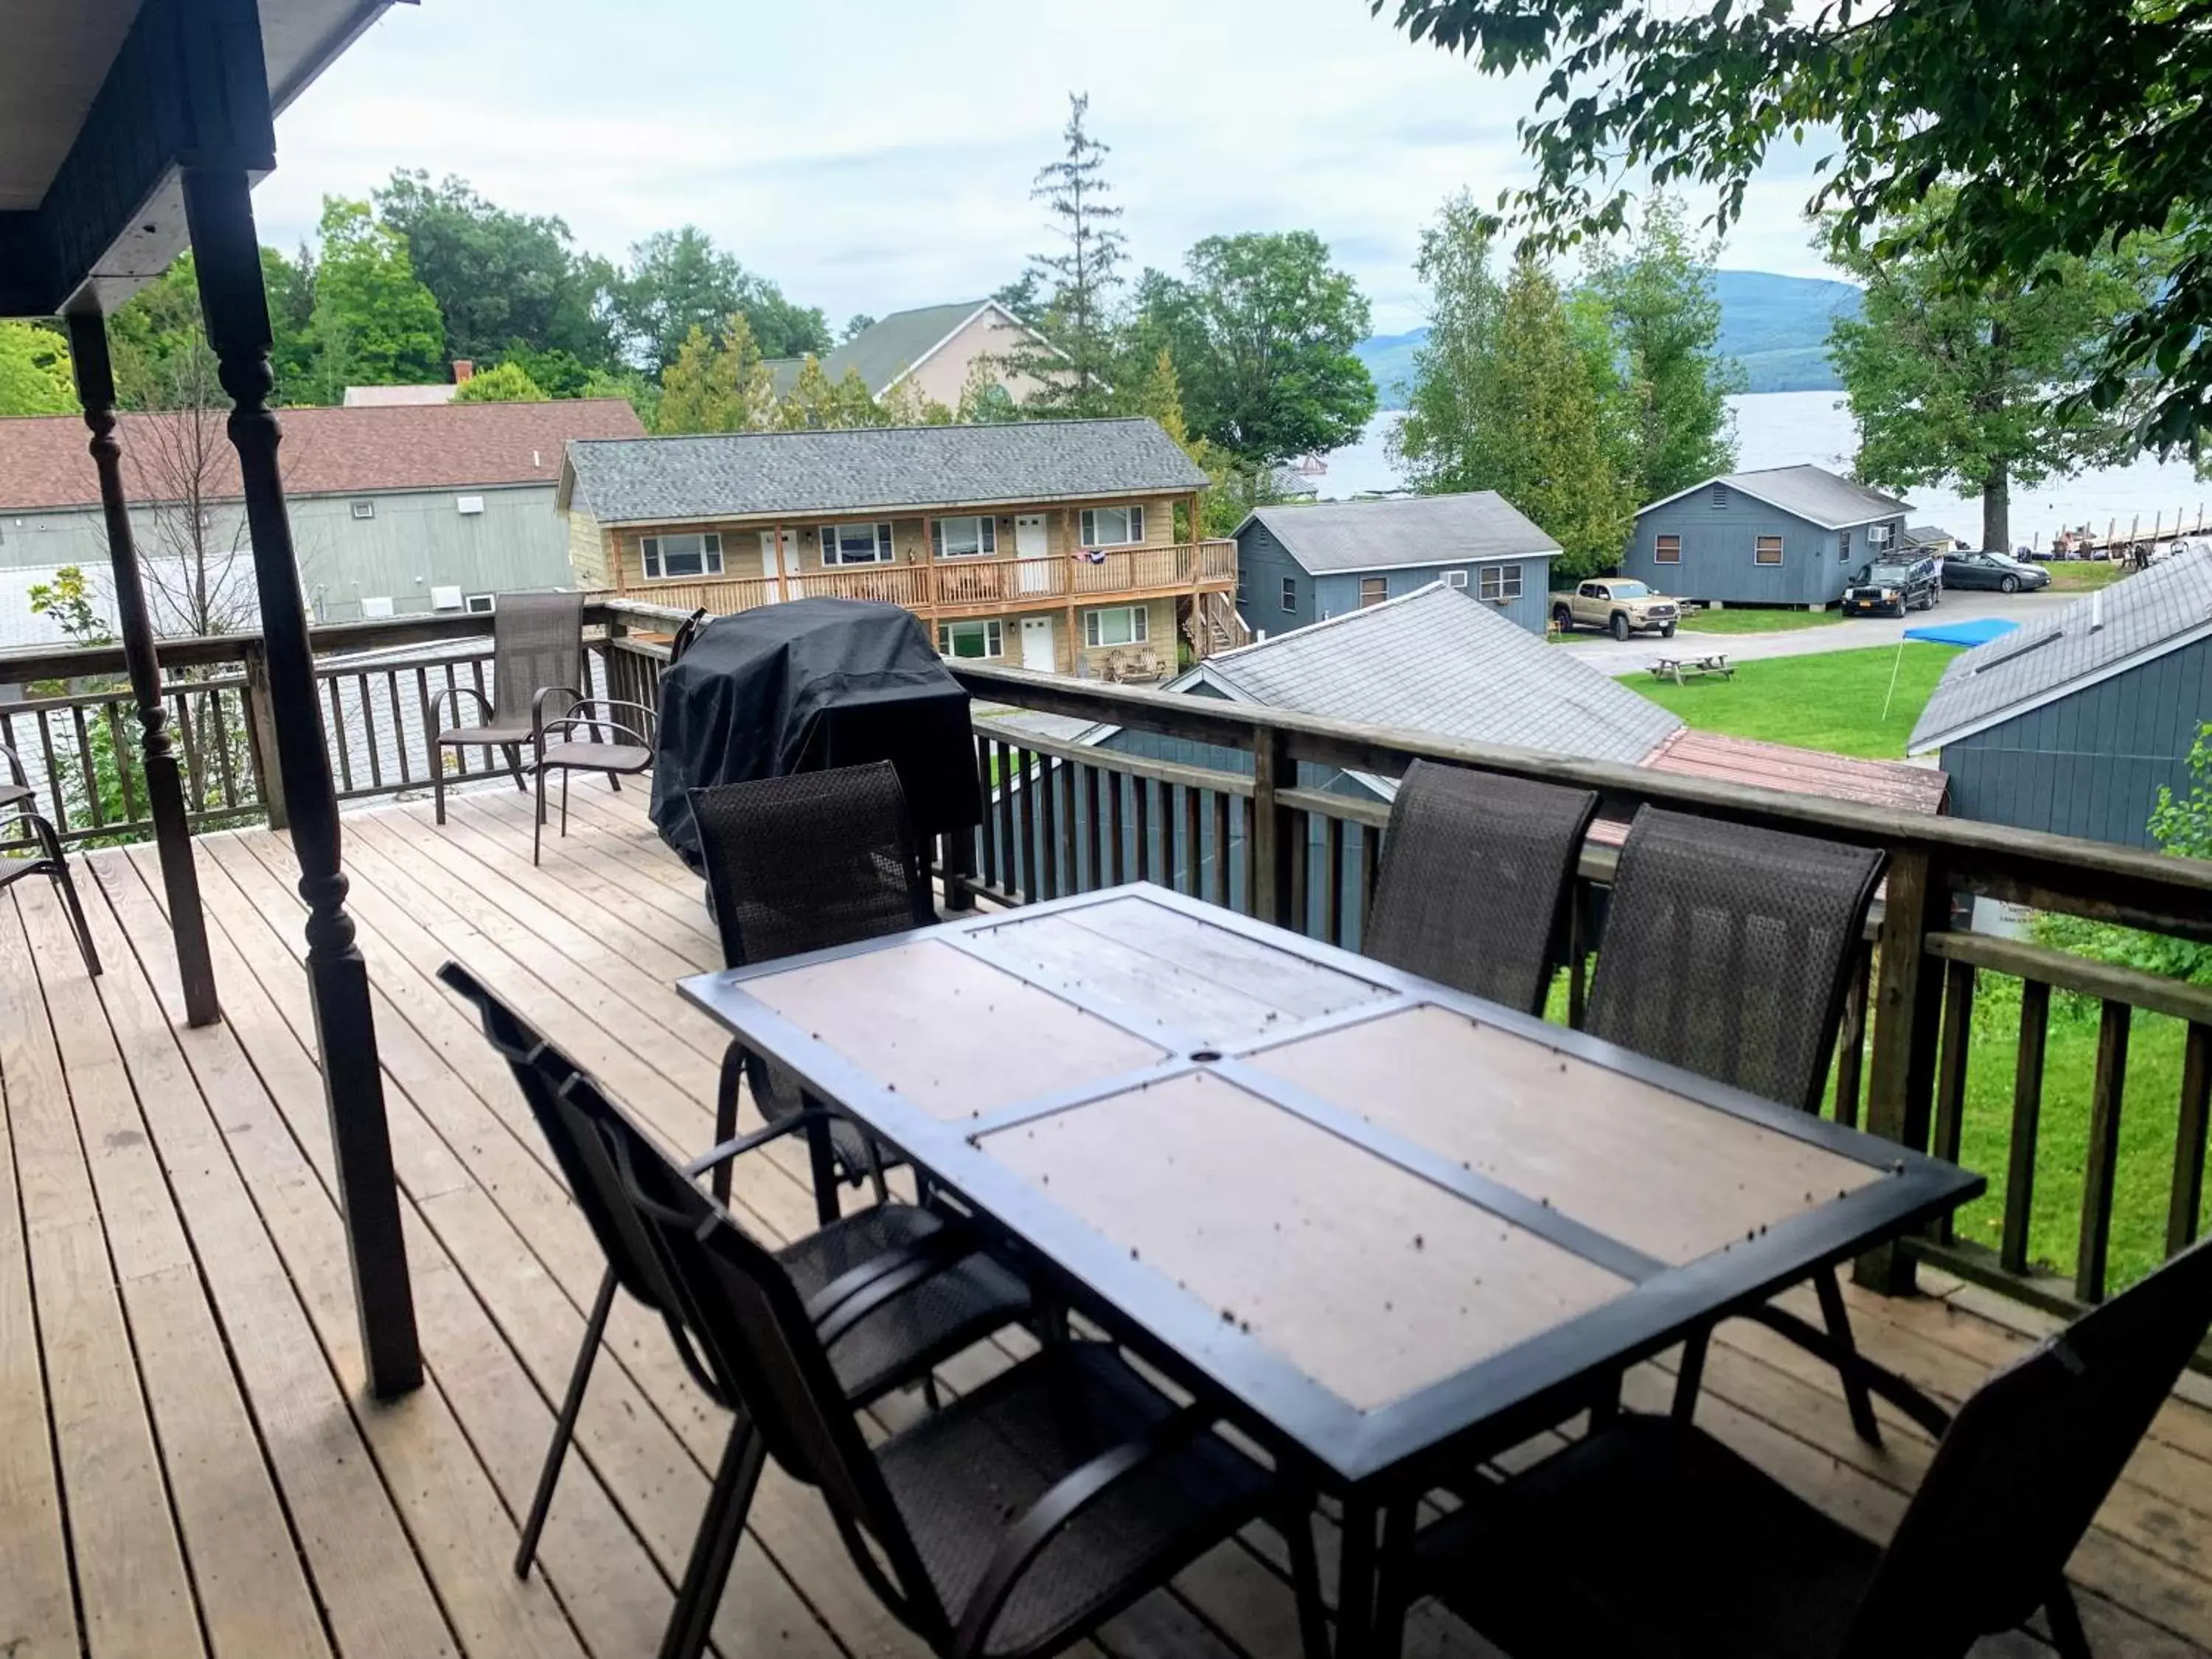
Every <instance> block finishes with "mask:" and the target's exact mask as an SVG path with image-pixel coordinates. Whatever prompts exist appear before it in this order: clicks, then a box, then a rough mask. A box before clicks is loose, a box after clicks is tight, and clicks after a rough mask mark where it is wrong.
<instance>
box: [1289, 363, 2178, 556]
mask: <svg viewBox="0 0 2212 1659" xmlns="http://www.w3.org/2000/svg"><path fill="white" fill-rule="evenodd" d="M1729 407H1730V408H1731V409H1732V410H1735V427H1736V440H1737V443H1738V446H1739V448H1740V450H1741V454H1740V458H1739V459H1738V461H1737V465H1739V466H1741V468H1742V469H1743V470H1744V471H1747V472H1748V471H1755V470H1757V469H1759V468H1760V467H1768V466H1793V465H1798V464H1800V463H1803V462H1810V463H1812V464H1813V465H1815V466H1825V467H1826V468H1828V469H1829V470H1830V471H1836V472H1848V471H1850V459H1851V455H1852V453H1853V452H1854V451H1855V450H1857V447H1858V439H1857V432H1856V430H1855V428H1853V426H1852V423H1851V417H1850V411H1849V410H1846V409H1844V407H1843V394H1842V393H1841V392H1750V393H1747V394H1746V395H1745V396H1743V397H1740V398H1729ZM1403 418H1404V417H1403V416H1401V414H1399V413H1397V412H1395V411H1391V412H1387V413H1384V414H1381V415H1377V416H1376V417H1375V419H1374V421H1373V422H1372V423H1371V424H1370V426H1369V427H1368V428H1367V431H1366V433H1365V434H1364V435H1363V436H1362V437H1361V439H1360V441H1358V443H1356V444H1353V445H1351V446H1350V447H1346V448H1344V449H1340V450H1338V451H1336V452H1335V453H1333V454H1332V455H1330V456H1329V458H1328V471H1327V473H1325V474H1324V475H1323V476H1322V477H1321V478H1320V479H1319V480H1318V482H1319V483H1320V485H1321V493H1322V495H1324V496H1328V497H1332V498H1341V497H1345V496H1350V495H1358V494H1359V493H1360V492H1361V491H1363V490H1378V489H1398V488H1400V487H1401V485H1402V484H1403V483H1404V479H1403V478H1402V477H1400V475H1399V473H1398V471H1397V469H1396V468H1395V467H1394V466H1393V465H1391V464H1390V458H1389V455H1388V454H1387V453H1385V452H1384V448H1383V441H1384V438H1385V436H1386V435H1387V434H1388V433H1389V432H1390V431H1391V430H1392V429H1394V428H1395V427H1396V425H1397V423H1398V422H1399V421H1400V420H1401V419H1403ZM1909 499H1910V500H1911V502H1912V504H1913V506H1912V510H1913V522H1914V523H1916V524H1936V525H1941V526H1942V527H1943V528H1944V529H1946V530H1948V531H1950V532H1952V533H1953V534H1954V535H1957V536H1960V537H1962V538H1964V539H1966V541H1968V542H1970V543H1978V542H1979V541H1980V540H1981V538H1982V506H1981V501H1980V499H1979V497H1977V496H1967V497H1963V498H1962V497H1960V496H1958V495H1953V494H1951V493H1950V492H1949V491H1948V490H1942V489H1919V490H1914V491H1912V492H1911V495H1910V497H1909ZM2208 504H2212V486H2208V485H2207V484H2205V483H2203V481H2201V480H2200V479H2198V477H2197V475H2196V473H2195V472H2194V471H2192V470H2191V468H2190V466H2189V465H2188V464H2187V463H2186V462H2160V461H2154V460H2150V459H2140V460H2136V461H2134V462H2131V463H2130V465H2126V466H2118V467H2111V468H2107V469H2106V470H2105V471H2097V472H2085V473H2082V474H2081V476H2080V477H2074V478H2057V479H2052V480H2051V481H2050V482H2049V483H2045V485H2043V487H2042V488H2040V489H2015V490H2014V492H2013V500H2012V533H2013V540H2014V541H2015V543H2020V542H2033V543H2035V544H2038V545H2044V544H2048V543H2049V542H2050V540H2051V536H2052V535H2053V533H2054V532H2057V531H2058V530H2059V529H2061V528H2062V527H2063V526H2068V525H2075V526H2079V525H2084V524H2087V525H2089V526H2093V528H2094V529H2095V530H2096V531H2097V532H2098V533H2099V534H2100V535H2101V534H2102V533H2103V532H2104V530H2105V526H2106V522H2107V521H2108V520H2114V519H2117V520H2118V521H2119V527H2120V528H2121V529H2122V530H2125V529H2126V528H2127V526H2128V522H2129V520H2131V519H2134V518H2135V517H2136V516H2137V515H2138V514H2140V515H2141V517H2142V527H2143V528H2144V530H2146V531H2148V529H2149V528H2150V527H2151V523H2152V520H2153V518H2154V515H2160V514H2162V515H2163V516H2164V519H2165V521H2166V523H2167V524H2169V525H2170V524H2172V522H2173V520H2174V515H2175V514H2176V513H2182V514H2184V515H2185V517H2187V518H2188V519H2190V520H2192V521H2193V520H2195V519H2196V518H2197V515H2198V514H2199V513H2201V512H2203V511H2204V510H2205V509H2206V507H2207V506H2208Z"/></svg>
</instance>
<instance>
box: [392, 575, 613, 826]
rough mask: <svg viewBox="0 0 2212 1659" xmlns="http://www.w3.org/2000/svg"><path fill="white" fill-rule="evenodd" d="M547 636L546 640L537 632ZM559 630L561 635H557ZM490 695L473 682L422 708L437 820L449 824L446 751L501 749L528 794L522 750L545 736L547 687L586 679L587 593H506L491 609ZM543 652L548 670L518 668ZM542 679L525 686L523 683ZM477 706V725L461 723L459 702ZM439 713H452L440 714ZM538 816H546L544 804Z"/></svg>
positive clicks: (441, 691) (443, 691) (445, 689)
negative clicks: (530, 671) (528, 672)
mask: <svg viewBox="0 0 2212 1659" xmlns="http://www.w3.org/2000/svg"><path fill="white" fill-rule="evenodd" d="M539 635H544V637H543V638H541V637H538V636H539ZM556 635H557V638H556V637H555V636H556ZM491 652H492V695H491V696H489V697H487V696H485V695H484V694H483V692H482V691H479V690H477V688H476V687H475V686H473V685H445V686H441V687H439V688H438V690H436V691H435V692H434V693H433V694H432V695H431V697H430V702H429V707H428V708H426V709H424V711H423V728H424V729H423V733H422V735H423V738H424V740H425V741H426V742H427V743H428V744H429V749H430V753H429V768H430V797H431V802H432V811H433V815H434V816H435V818H436V820H437V822H439V823H444V822H445V821H446V768H445V751H446V750H448V749H471V748H479V747H481V748H488V749H498V750H501V751H502V752H503V753H504V754H505V755H506V756H507V772H508V775H510V776H512V777H513V779H514V787H516V788H517V789H519V790H520V791H522V792H523V793H525V794H527V793H529V790H530V786H529V785H528V784H526V783H525V782H524V781H523V780H522V750H523V746H524V745H525V744H535V743H536V742H537V741H538V738H539V737H540V735H541V734H540V731H539V727H540V726H541V725H542V723H543V720H544V697H543V696H542V695H540V694H541V691H542V690H543V688H544V687H545V686H549V685H551V686H565V685H568V684H573V683H579V682H580V681H581V680H582V679H583V678H584V596H583V595H582V594H580V593H568V592H548V593H503V594H501V596H500V599H499V608H498V609H497V610H496V611H494V612H493V613H492V628H491ZM541 655H544V656H545V657H546V658H547V661H546V664H545V666H546V667H547V668H548V669H549V670H550V671H548V672H546V673H544V674H536V675H526V674H523V673H522V672H520V670H521V668H522V666H523V663H524V659H526V658H535V657H538V656H541ZM526 679H527V680H534V681H536V682H537V683H536V684H523V683H522V682H523V681H524V680H526ZM463 698H468V699H471V700H473V701H474V702H475V703H476V706H477V724H476V725H475V726H463V725H461V724H460V715H461V701H462V699H463ZM441 710H444V711H446V712H445V714H444V715H443V717H442V719H441V713H440V711H441ZM544 821H545V811H544V801H543V799H540V801H539V803H538V822H539V823H544Z"/></svg>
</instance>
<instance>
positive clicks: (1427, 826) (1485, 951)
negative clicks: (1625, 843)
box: [1360, 761, 1597, 1013]
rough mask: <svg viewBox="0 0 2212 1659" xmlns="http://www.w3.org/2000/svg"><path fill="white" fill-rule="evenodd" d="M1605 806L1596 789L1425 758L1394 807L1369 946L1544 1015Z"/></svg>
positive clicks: (1381, 956)
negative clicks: (1578, 879) (1592, 834)
mask: <svg viewBox="0 0 2212 1659" xmlns="http://www.w3.org/2000/svg"><path fill="white" fill-rule="evenodd" d="M1596 811H1597V796H1596V795H1595V793H1592V792H1590V791H1589V790H1587V789H1560V788H1557V787H1553V786H1552V785H1549V784H1542V783H1529V782H1526V781H1522V779H1519V778H1509V777H1504V776H1501V775H1498V774H1496V773H1490V772H1474V771H1469V770H1468V769H1466V768H1464V767H1457V766H1438V765H1436V764H1433V763H1431V762H1428V761H1415V762H1414V763H1413V764H1412V765H1411V766H1410V767H1408V768H1407V769H1406V776H1405V779H1404V781H1402V782H1401V783H1400V784H1399V786H1398V798H1397V799H1396V800H1395V801H1394V802H1392V803H1391V806H1390V829H1389V837H1388V839H1386V840H1385V841H1384V842H1383V872H1382V875H1381V877H1380V878H1379V879H1378V880H1377V881H1376V885H1375V902H1374V907H1373V909H1372V910H1371V911H1370V914H1369V916H1368V918H1367V921H1366V923H1365V925H1364V927H1363V928H1362V930H1361V933H1360V949H1361V950H1362V951H1364V952H1365V953H1366V954H1367V955H1368V956H1370V957H1374V958H1375V959H1376V961H1377V962H1387V963H1389V964H1390V965H1391V966H1392V967H1394V968H1402V969H1405V970H1406V971H1407V973H1409V974H1419V975H1421V976H1422V977H1423V978H1425V979H1432V980H1436V981H1438V982H1439V983H1442V984H1444V985H1449V986H1451V987H1454V988H1455V989H1456V990H1461V991H1464V992H1466V993H1467V994H1468V995H1470V996H1478V997H1486V998H1487V999H1489V1000H1491V1001H1492V1002H1502V1003H1504V1004H1506V1005H1508V1006H1510V1007H1515V1008H1521V1009H1525V1010H1527V1011H1528V1012H1531V1013H1536V1012H1541V1010H1542V1008H1543V1006H1544V997H1545V994H1546V993H1547V991H1548V990H1549V989H1550V987H1551V983H1552V975H1553V972H1554V971H1555V970H1556V969H1557V968H1558V966H1559V949H1558V944H1559V939H1560V936H1561V934H1562V933H1564V931H1565V918H1566V907H1567V903H1568V902H1569V900H1570V898H1571V896H1572V894H1573V884H1572V881H1571V878H1572V876H1573V874H1574V870H1575V863H1576V860H1577V859H1578V858H1579V857H1580V855H1581V854H1582V848H1583V836H1584V835H1585V834H1586V833H1587V832H1588V830H1589V822H1590V818H1591V817H1592V816H1593V815H1594V814H1595V812H1596Z"/></svg>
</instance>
